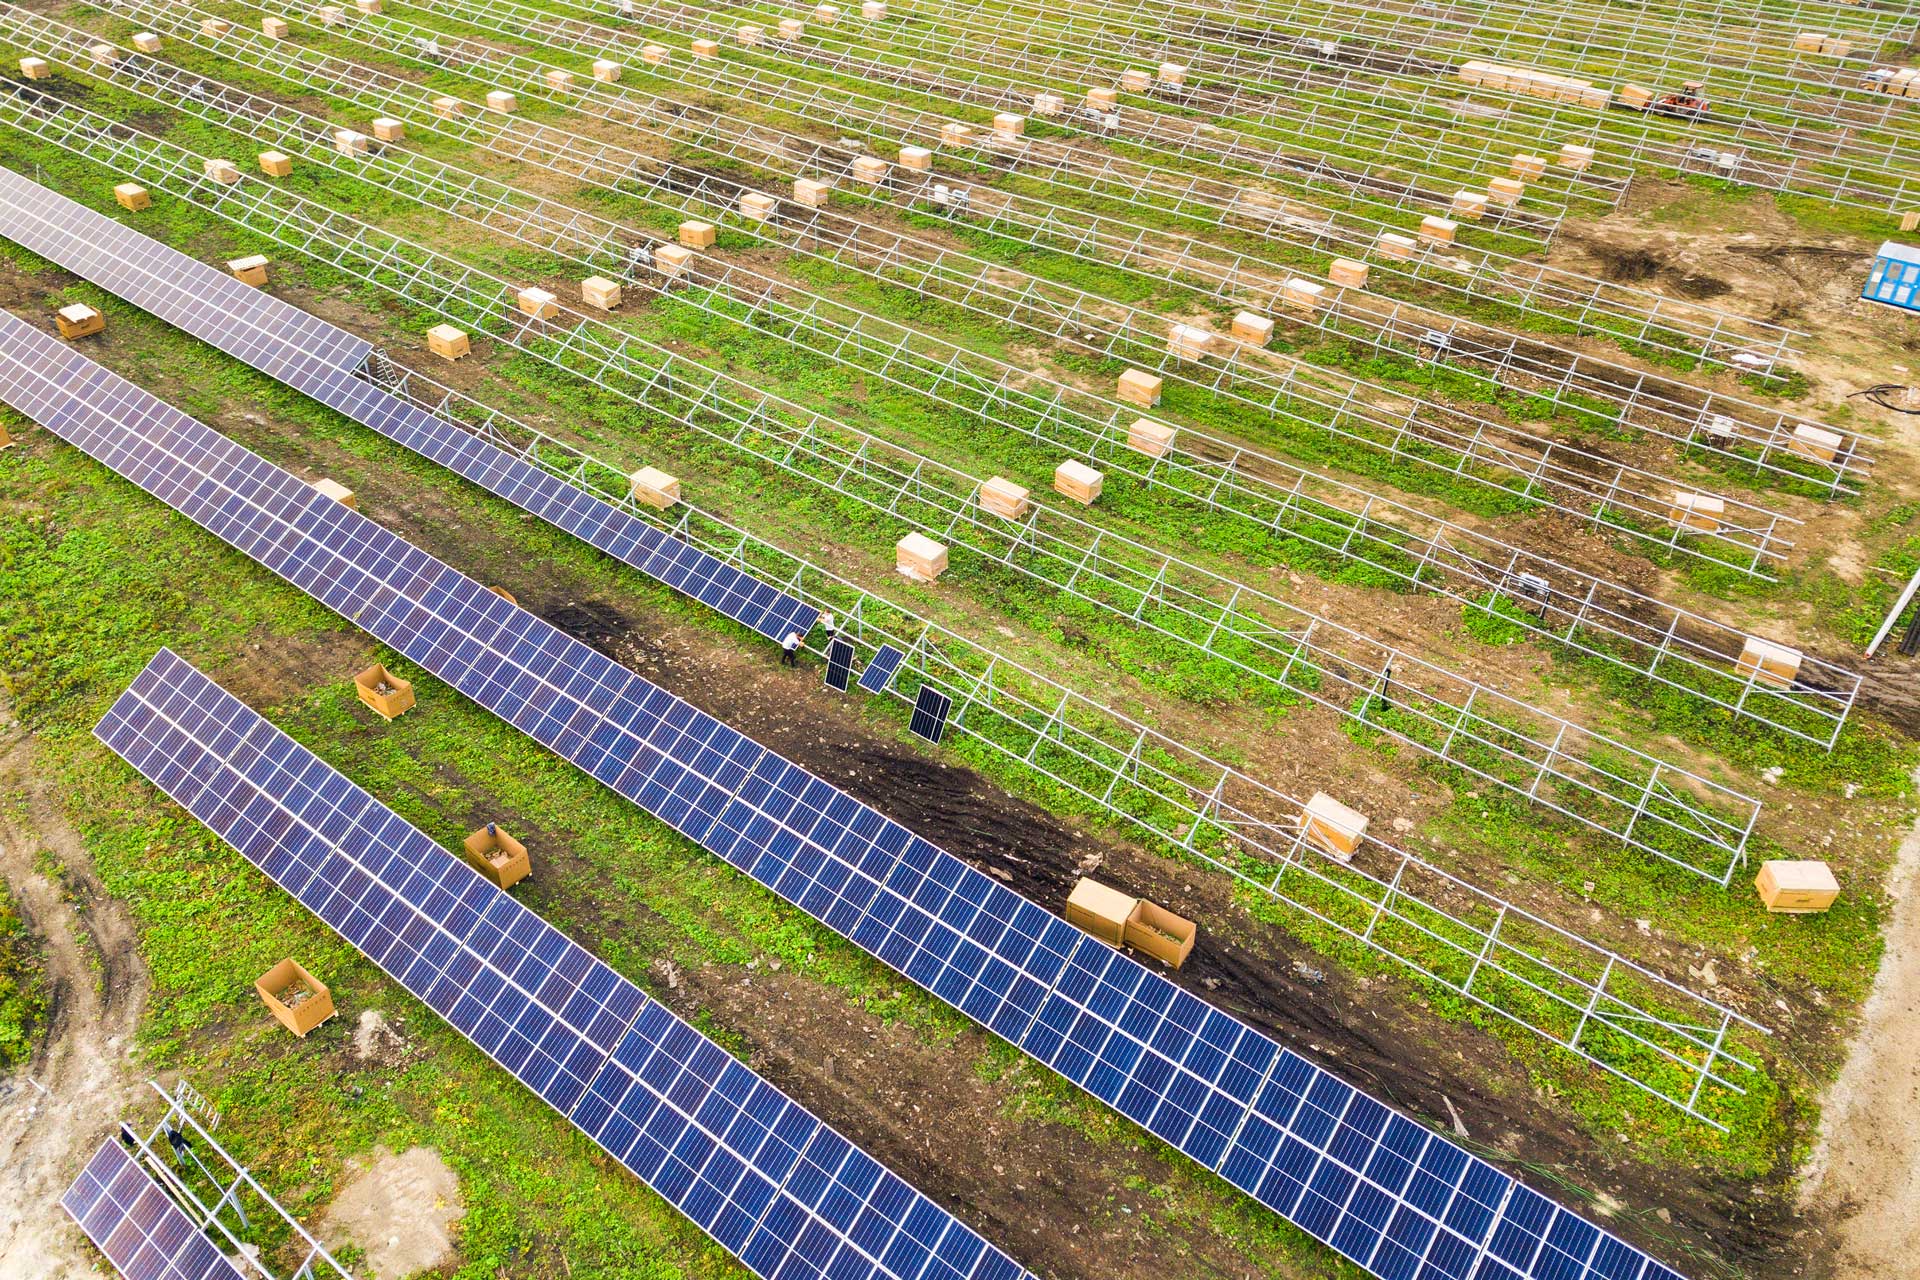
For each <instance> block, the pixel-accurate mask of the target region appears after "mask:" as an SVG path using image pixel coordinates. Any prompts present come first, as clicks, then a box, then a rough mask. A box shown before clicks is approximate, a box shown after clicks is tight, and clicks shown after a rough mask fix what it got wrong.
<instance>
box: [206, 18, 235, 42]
mask: <svg viewBox="0 0 1920 1280" xmlns="http://www.w3.org/2000/svg"><path fill="white" fill-rule="evenodd" d="M231 30H233V24H231V23H229V22H227V21H225V20H224V19H221V18H207V19H204V20H203V21H202V22H201V23H200V34H201V35H203V36H206V37H208V38H209V39H212V40H218V39H219V38H220V37H221V36H223V35H225V34H227V32H229V31H231Z"/></svg>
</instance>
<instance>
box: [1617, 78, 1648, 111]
mask: <svg viewBox="0 0 1920 1280" xmlns="http://www.w3.org/2000/svg"><path fill="white" fill-rule="evenodd" d="M1652 101H1653V90H1651V89H1649V88H1647V87H1646V86H1645V85H1639V84H1623V85H1621V86H1620V105H1621V106H1623V107H1632V108H1633V109H1634V110H1635V111H1645V110H1646V109H1647V104H1648V103H1650V102H1652Z"/></svg>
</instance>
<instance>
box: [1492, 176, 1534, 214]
mask: <svg viewBox="0 0 1920 1280" xmlns="http://www.w3.org/2000/svg"><path fill="white" fill-rule="evenodd" d="M1526 193H1527V184H1526V183H1524V182H1522V181H1520V179H1518V178H1494V179H1493V180H1491V181H1490V182H1488V183H1487V199H1489V200H1491V201H1493V203H1495V204H1497V205H1503V206H1505V207H1507V208H1509V209H1511V208H1512V207H1513V206H1514V205H1516V204H1519V203H1520V197H1521V196H1523V195H1525V194H1526Z"/></svg>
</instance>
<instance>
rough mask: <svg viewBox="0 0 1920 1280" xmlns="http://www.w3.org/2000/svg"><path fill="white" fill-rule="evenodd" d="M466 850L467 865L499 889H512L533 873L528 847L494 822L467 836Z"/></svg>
mask: <svg viewBox="0 0 1920 1280" xmlns="http://www.w3.org/2000/svg"><path fill="white" fill-rule="evenodd" d="M464 847H465V849H466V851H467V862H468V864H469V865H470V866H472V867H473V869H474V870H475V871H478V872H479V873H480V874H481V875H483V876H485V877H486V878H487V879H489V880H491V881H492V882H493V883H494V885H495V886H496V887H497V888H501V889H511V888H512V887H513V886H514V885H516V884H519V883H520V882H521V881H522V880H525V879H526V878H527V877H528V876H530V875H532V874H533V862H532V860H531V859H529V858H528V857H527V846H525V845H524V844H521V843H520V842H519V841H518V840H515V839H514V838H513V837H512V836H510V835H508V834H507V833H506V832H504V831H502V830H501V829H500V828H499V827H497V826H495V825H494V824H493V823H491V822H490V823H488V824H487V825H486V826H484V827H482V828H480V829H479V830H478V831H476V832H474V833H473V834H472V835H470V836H468V837H467V839H466V842H465V845H464Z"/></svg>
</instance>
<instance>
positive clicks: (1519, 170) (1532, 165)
mask: <svg viewBox="0 0 1920 1280" xmlns="http://www.w3.org/2000/svg"><path fill="white" fill-rule="evenodd" d="M1507 176H1508V177H1511V178H1518V179H1520V181H1522V182H1533V181H1535V180H1536V179H1539V178H1544V177H1546V176H1547V161H1546V157H1545V156H1536V155H1529V154H1528V153H1526V152H1524V151H1516V152H1515V153H1514V155H1513V161H1512V162H1511V163H1510V164H1508V165H1507Z"/></svg>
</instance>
